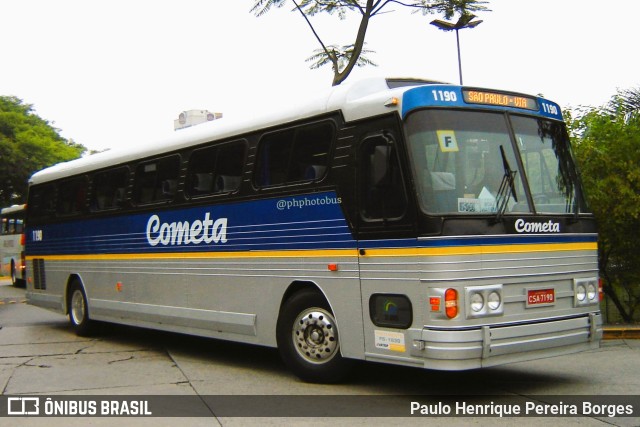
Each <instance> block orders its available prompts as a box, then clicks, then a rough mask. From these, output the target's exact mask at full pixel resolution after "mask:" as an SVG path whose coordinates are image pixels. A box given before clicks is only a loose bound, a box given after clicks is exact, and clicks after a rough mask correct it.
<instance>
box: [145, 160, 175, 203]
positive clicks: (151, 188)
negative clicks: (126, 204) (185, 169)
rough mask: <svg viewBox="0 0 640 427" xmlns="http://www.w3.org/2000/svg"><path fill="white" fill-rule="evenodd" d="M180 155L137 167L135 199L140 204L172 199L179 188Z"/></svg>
mask: <svg viewBox="0 0 640 427" xmlns="http://www.w3.org/2000/svg"><path fill="white" fill-rule="evenodd" d="M179 178H180V156H178V155H174V156H169V157H164V158H161V159H156V160H152V161H149V162H144V163H140V164H139V165H138V166H137V167H136V177H135V185H134V199H135V202H136V203H138V204H148V203H154V202H163V201H171V200H173V199H174V197H175V195H176V193H177V190H178V180H179Z"/></svg>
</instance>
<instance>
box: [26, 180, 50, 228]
mask: <svg viewBox="0 0 640 427" xmlns="http://www.w3.org/2000/svg"><path fill="white" fill-rule="evenodd" d="M28 206H29V209H28V210H27V214H28V216H29V218H31V219H32V220H36V221H37V220H40V219H48V218H51V217H53V216H54V215H55V212H56V186H55V184H46V185H39V186H34V187H32V188H31V189H29V201H28Z"/></svg>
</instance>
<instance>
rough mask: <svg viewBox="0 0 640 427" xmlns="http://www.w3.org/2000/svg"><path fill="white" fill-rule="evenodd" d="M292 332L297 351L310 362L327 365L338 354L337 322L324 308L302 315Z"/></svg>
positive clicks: (314, 309)
mask: <svg viewBox="0 0 640 427" xmlns="http://www.w3.org/2000/svg"><path fill="white" fill-rule="evenodd" d="M292 332H293V334H292V338H293V344H294V346H295V348H296V351H297V352H298V354H299V355H300V356H302V358H303V359H305V360H306V361H308V362H311V363H326V362H328V361H329V360H331V359H332V358H333V357H334V356H335V355H336V354H337V353H338V347H339V344H338V329H337V328H336V327H335V320H334V318H333V316H332V315H331V313H329V312H327V311H326V310H324V309H322V308H310V309H308V310H305V311H303V312H302V313H300V315H299V316H298V317H297V318H296V322H295V324H294V325H293V330H292Z"/></svg>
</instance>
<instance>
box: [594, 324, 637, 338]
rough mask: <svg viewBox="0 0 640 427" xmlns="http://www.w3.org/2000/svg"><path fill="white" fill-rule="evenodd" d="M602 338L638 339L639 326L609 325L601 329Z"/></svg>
mask: <svg viewBox="0 0 640 427" xmlns="http://www.w3.org/2000/svg"><path fill="white" fill-rule="evenodd" d="M602 339H605V340H620V339H632V340H633V339H635V340H637V339H640V327H624V326H620V327H616V326H609V327H605V328H604V329H603V334H602Z"/></svg>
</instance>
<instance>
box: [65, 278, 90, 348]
mask: <svg viewBox="0 0 640 427" xmlns="http://www.w3.org/2000/svg"><path fill="white" fill-rule="evenodd" d="M68 307H69V320H70V321H71V325H72V326H73V329H74V331H75V332H76V334H77V335H80V336H87V335H90V334H91V332H92V331H93V327H94V325H93V321H92V320H91V319H90V318H89V306H88V304H87V295H86V294H85V292H84V289H83V288H82V285H81V284H80V283H78V282H77V281H75V282H73V283H72V284H71V287H70V288H69V301H68Z"/></svg>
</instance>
